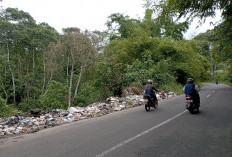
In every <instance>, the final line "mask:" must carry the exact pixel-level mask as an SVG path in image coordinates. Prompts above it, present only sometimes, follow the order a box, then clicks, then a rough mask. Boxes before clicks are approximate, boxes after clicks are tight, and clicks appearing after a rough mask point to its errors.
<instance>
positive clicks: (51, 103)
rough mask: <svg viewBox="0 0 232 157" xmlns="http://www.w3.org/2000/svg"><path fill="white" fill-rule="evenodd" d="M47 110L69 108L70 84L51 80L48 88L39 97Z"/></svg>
mask: <svg viewBox="0 0 232 157" xmlns="http://www.w3.org/2000/svg"><path fill="white" fill-rule="evenodd" d="M39 100H40V102H41V104H42V107H43V109H44V110H45V111H50V110H52V109H67V108H68V86H66V85H63V84H62V83H60V82H56V81H51V82H50V83H49V85H48V88H47V90H46V91H45V93H44V94H43V95H41V96H40V98H39Z"/></svg>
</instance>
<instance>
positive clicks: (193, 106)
mask: <svg viewBox="0 0 232 157" xmlns="http://www.w3.org/2000/svg"><path fill="white" fill-rule="evenodd" d="M199 107H200V105H199V104H198V103H196V102H195V101H194V98H193V96H191V95H187V96H186V106H185V108H186V109H187V110H189V112H190V113H191V114H193V113H196V112H199Z"/></svg>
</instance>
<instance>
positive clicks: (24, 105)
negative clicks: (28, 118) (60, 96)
mask: <svg viewBox="0 0 232 157" xmlns="http://www.w3.org/2000/svg"><path fill="white" fill-rule="evenodd" d="M18 108H19V109H20V110H21V111H23V112H27V111H29V110H30V109H35V108H39V109H43V107H42V105H41V103H40V101H39V100H38V99H32V98H27V99H24V100H23V101H22V102H21V103H20V104H19V105H18Z"/></svg>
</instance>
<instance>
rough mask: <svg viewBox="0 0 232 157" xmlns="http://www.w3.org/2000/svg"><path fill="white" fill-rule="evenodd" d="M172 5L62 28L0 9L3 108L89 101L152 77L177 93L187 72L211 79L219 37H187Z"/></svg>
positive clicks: (0, 100) (11, 110)
mask: <svg viewBox="0 0 232 157" xmlns="http://www.w3.org/2000/svg"><path fill="white" fill-rule="evenodd" d="M165 4H166V3H165ZM171 9H173V8H168V7H165V5H163V4H160V5H156V6H155V7H153V8H152V7H147V8H146V13H145V16H144V18H143V19H131V18H130V17H129V16H125V15H122V14H120V13H115V14H112V15H110V16H109V19H108V21H107V26H108V30H107V31H105V32H100V31H94V32H88V31H81V30H80V29H78V28H76V27H70V28H64V29H63V33H62V34H59V33H58V32H57V31H56V30H55V29H54V28H52V27H51V26H49V25H48V24H46V23H40V24H36V22H35V20H34V19H33V18H32V17H31V16H30V15H29V14H28V13H26V12H23V11H20V10H18V9H13V8H8V9H6V10H1V15H2V16H1V17H0V54H1V55H0V74H1V75H0V95H1V96H0V108H1V110H3V109H4V111H9V113H12V114H13V113H14V112H17V111H18V110H20V111H23V112H27V111H28V110H29V109H31V108H40V109H43V110H44V111H49V110H52V109H54V108H63V109H67V108H68V107H70V106H86V105H88V104H91V103H93V102H96V101H100V100H103V99H105V98H107V97H109V96H121V95H122V94H123V93H122V92H123V89H124V88H126V87H130V86H135V87H138V88H143V84H144V83H145V82H146V80H147V79H153V80H154V82H155V83H156V85H157V86H158V87H159V88H163V89H165V90H180V91H182V84H184V83H185V82H186V79H187V78H188V77H193V78H194V79H195V80H197V81H201V80H205V79H207V73H206V71H208V70H209V69H210V64H209V63H210V61H211V60H210V53H211V49H212V46H213V45H214V44H215V42H213V41H211V40H209V38H208V36H207V35H199V36H197V37H196V38H195V39H194V40H190V41H186V40H184V39H183V33H184V32H185V31H186V30H187V29H188V24H189V22H188V21H184V22H178V21H176V20H174V19H175V17H176V15H177V14H176V12H173V10H171ZM154 15H157V16H154ZM203 39H204V40H203ZM215 40H216V39H215ZM215 51H216V49H215ZM0 116H5V114H4V115H3V114H2V113H0Z"/></svg>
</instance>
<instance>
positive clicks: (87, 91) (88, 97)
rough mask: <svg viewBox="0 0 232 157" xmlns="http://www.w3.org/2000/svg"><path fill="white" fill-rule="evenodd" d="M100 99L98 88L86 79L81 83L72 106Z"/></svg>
mask: <svg viewBox="0 0 232 157" xmlns="http://www.w3.org/2000/svg"><path fill="white" fill-rule="evenodd" d="M100 100H101V95H100V90H99V89H98V88H96V86H95V82H94V81H87V82H84V83H82V84H81V87H80V89H79V91H78V95H77V97H76V98H75V101H74V103H73V104H74V106H87V105H89V104H91V103H94V102H98V101H100Z"/></svg>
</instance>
